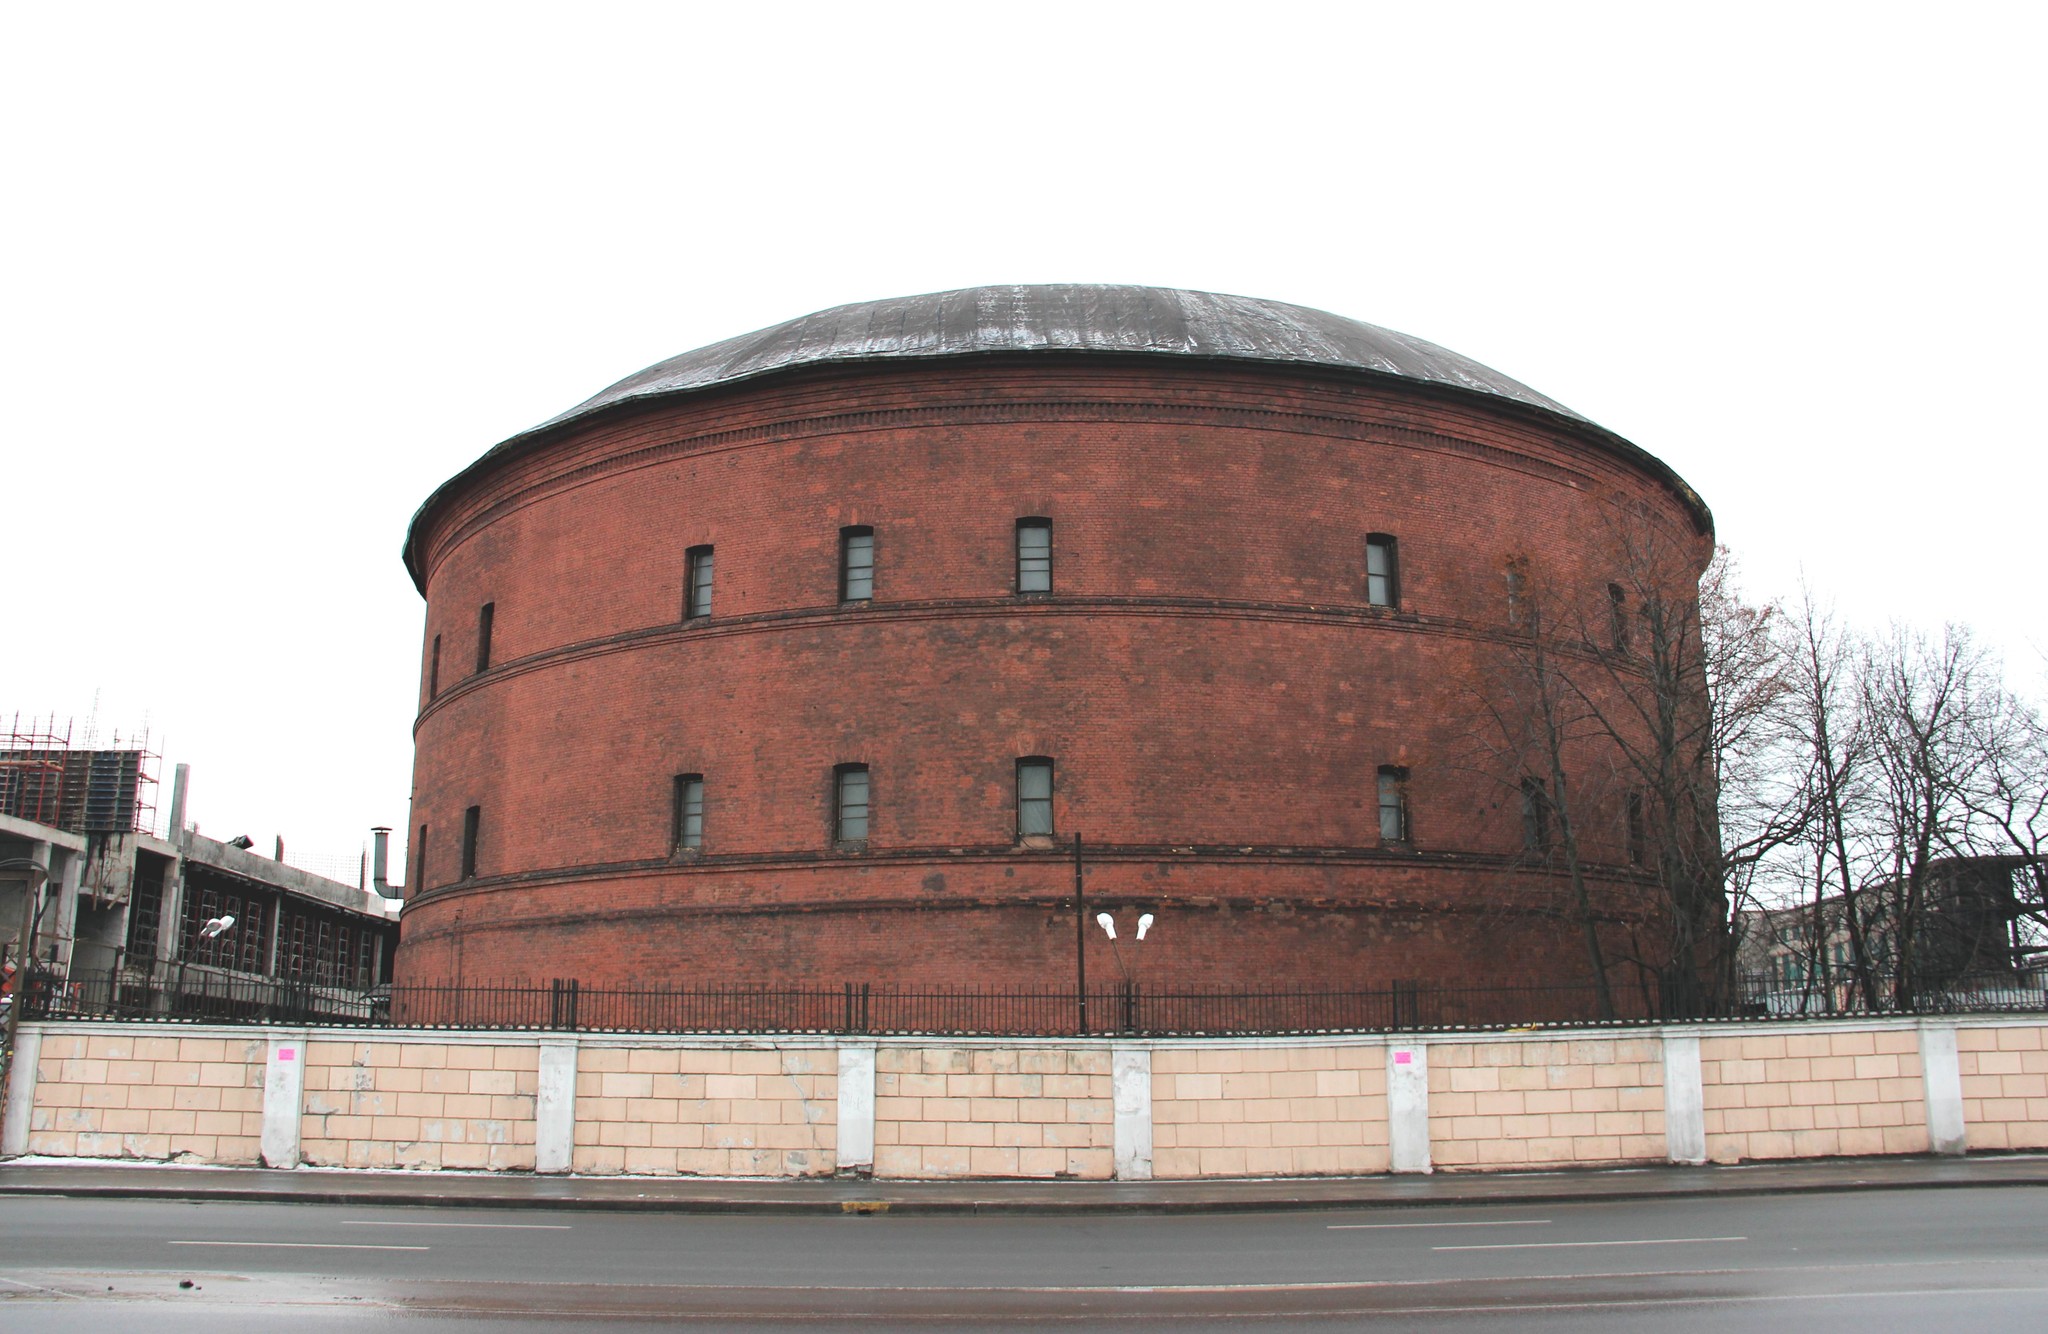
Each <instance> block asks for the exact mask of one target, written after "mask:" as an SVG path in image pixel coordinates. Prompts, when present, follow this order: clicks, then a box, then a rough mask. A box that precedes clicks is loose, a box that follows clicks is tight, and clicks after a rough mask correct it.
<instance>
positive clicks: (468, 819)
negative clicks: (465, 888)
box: [462, 806, 484, 880]
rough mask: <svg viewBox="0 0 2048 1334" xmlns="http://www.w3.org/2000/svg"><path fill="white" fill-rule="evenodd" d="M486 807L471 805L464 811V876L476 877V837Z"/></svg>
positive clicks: (467, 878) (479, 830) (471, 878)
mask: <svg viewBox="0 0 2048 1334" xmlns="http://www.w3.org/2000/svg"><path fill="white" fill-rule="evenodd" d="M483 816H484V808H483V807H481V806H471V807H470V808H469V809H468V810H466V811H464V812H463V813H462V878H463V879H464V880H474V879H476V838H477V834H478V833H480V832H481V827H482V825H483Z"/></svg>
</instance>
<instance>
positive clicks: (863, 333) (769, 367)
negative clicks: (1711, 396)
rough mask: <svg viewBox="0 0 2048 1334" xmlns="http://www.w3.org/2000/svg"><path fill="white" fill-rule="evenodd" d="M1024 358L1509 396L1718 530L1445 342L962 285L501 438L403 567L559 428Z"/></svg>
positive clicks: (1297, 320)
mask: <svg viewBox="0 0 2048 1334" xmlns="http://www.w3.org/2000/svg"><path fill="white" fill-rule="evenodd" d="M1018 353H1024V354H1032V353H1077V354H1094V355H1105V354H1107V355H1132V356H1149V357H1160V356H1166V357H1188V358H1199V359H1208V360H1223V361H1246V362H1260V363H1266V364H1280V365H1294V366H1315V367H1329V368H1332V369H1337V370H1344V371H1356V372H1363V373H1366V374H1368V375H1380V376H1392V377H1395V378H1398V379H1403V380H1408V381H1411V382H1414V383H1418V384H1425V385H1434V386H1439V387H1442V388H1445V389H1449V390H1452V391H1454V392H1459V393H1465V394H1476V395H1482V396H1486V397H1491V398H1495V399H1499V400H1504V401H1506V402H1508V403H1513V404H1516V405H1518V406H1519V407H1521V408H1524V409H1534V410H1536V411H1537V412H1539V413H1542V414H1545V415H1549V416H1552V417H1554V418H1558V419H1561V420H1562V421H1563V422H1564V423H1567V424H1569V425H1571V426H1574V427H1576V428H1578V429H1579V430H1580V431H1583V432H1584V433H1585V434H1587V435H1588V436H1589V437H1591V438H1592V439H1593V440H1595V441H1597V442H1599V443H1600V444H1602V445H1604V446H1605V447H1606V448H1608V449H1611V450H1614V451H1615V452H1617V453H1619V454H1621V455H1623V456H1624V457H1626V458H1628V459H1629V460H1630V461H1632V462H1633V463H1635V464H1636V465H1637V466H1639V467H1642V468H1645V469H1647V470H1648V471H1649V472H1650V473H1652V474H1653V475H1655V476H1657V477H1659V478H1661V479H1663V481H1664V482H1665V484H1666V485H1667V486H1669V487H1670V488H1671V489H1672V490H1673V491H1674V492H1675V493H1677V494H1678V495H1679V496H1680V497H1681V499H1682V500H1683V502H1684V503H1685V504H1686V505H1687V506H1688V507H1689V508H1690V509H1691V510H1692V511H1693V514H1694V518H1695V521H1696V522H1697V523H1698V525H1699V527H1700V531H1701V532H1703V533H1704V532H1711V531H1712V527H1713V518H1712V516H1711V515H1710V514H1709V513H1708V511H1707V507H1706V505H1705V503H1704V502H1702V501H1701V500H1700V498H1699V497H1698V496H1697V495H1696V494H1694V493H1693V491H1692V488H1690V487H1688V486H1687V485H1686V484H1685V482H1684V481H1683V480H1682V479H1681V478H1679V476H1678V475H1677V474H1676V473H1674V472H1672V471H1671V469H1670V468H1669V467H1667V466H1666V465H1665V464H1664V463H1663V462H1662V461H1660V460H1659V459H1657V458H1655V457H1654V456H1652V455H1651V454H1649V453H1647V452H1646V451H1644V450H1642V449H1640V448H1639V447H1637V446H1636V445H1633V444H1631V443H1630V442H1628V441H1627V440H1624V439H1622V438H1621V437H1620V436H1618V435H1615V434H1614V433H1613V432H1611V431H1609V430H1607V429H1606V428H1605V427H1602V426H1599V425H1596V424H1595V423H1593V422H1591V421H1589V420H1587V419H1586V418H1585V417H1582V416H1580V415H1579V414H1578V413H1576V412H1573V411H1572V410H1571V409H1570V408H1567V407H1565V406H1564V405H1563V404H1562V403H1558V402H1556V401H1555V400H1553V399H1550V398H1546V397H1544V396H1543V395H1542V394H1539V393H1537V392H1536V391H1535V390H1533V389H1531V388H1529V386H1527V385H1525V384H1522V383H1521V382H1520V381H1517V380H1511V379H1509V378H1508V377H1507V376H1505V375H1502V374H1501V373H1500V372H1499V371H1496V370H1492V369H1490V368H1488V367H1486V366H1482V365H1480V364H1479V363H1478V362H1476V361H1473V360H1472V359H1471V358H1470V357H1462V356H1459V355H1458V354H1457V353H1455V352H1452V351H1451V350H1449V349H1448V348H1442V347H1438V346H1437V345H1436V344H1435V343H1431V342H1426V341H1424V340H1423V339H1420V338H1412V337H1410V336H1409V335H1407V334H1403V333H1396V332H1394V331H1393V330H1391V329H1382V328H1380V327H1379V326H1377V325H1372V324H1365V323H1362V322H1360V321H1358V320H1351V319H1346V318H1344V317H1343V316H1341V315H1332V314H1330V313H1329V312H1328V311H1322V310H1313V309H1311V308H1309V307H1307V306H1292V305H1288V304H1287V303H1286V302H1284V301H1262V300H1259V299H1258V298H1256V297H1246V296H1222V295H1218V294H1217V293H1214V292H1190V291H1182V290H1180V289H1178V288H1169V287H1132V286H1124V285H1109V284H1092V283H1048V284H1043V285H1038V286H1012V287H963V288H961V289H959V290H958V291H953V292H931V293H927V294H925V295H923V296H903V297H892V298H890V299H888V300H886V301H862V302H857V303H855V304H853V305H850V306H834V307H833V308H832V309H830V310H821V311H819V312H818V313H817V314H815V315H805V316H803V317H802V318H800V319H794V320H788V321H785V322H784V323H782V324H777V325H772V326H770V327H769V328H766V329H761V330H758V331H756V332H754V333H750V334H741V335H740V336H739V337H737V338H728V339H726V340H725V341H724V342H720V343H713V344H711V345H710V346H709V347H700V348H698V349H697V350H696V351H694V352H685V353H683V354H682V355H681V356H678V357H671V358H669V359H668V360H667V361H664V362H660V363H659V364H657V365H653V366H649V367H648V368H647V369H646V370H644V371H641V372H640V373H639V374H637V375H629V376H627V377H626V378H625V379H623V380H621V381H619V382H618V383H617V384H615V385H613V386H612V387H611V388H609V389H606V390H605V391H604V392H602V393H600V394H598V395H596V396H595V397H593V398H590V399H587V400H586V401H584V402H582V403H579V404H577V405H576V406H575V407H573V408H571V409H569V410H568V411H567V412H565V413H562V414H561V415H560V416H558V417H553V418H550V419H549V420H547V421H545V422H542V423H541V424H540V425H539V426H536V427H534V428H532V429H531V430H527V431H522V432H520V433H519V434H518V435H515V436H513V437H512V438H511V439H509V440H506V441H503V442H502V443H500V444H498V445H497V446H495V447H494V448H492V449H490V450H489V451H487V452H486V453H485V454H484V455H483V456H482V457H481V458H479V459H477V460H476V461H475V462H474V463H472V464H470V465H469V466H468V467H467V468H464V469H463V470H462V471H461V472H459V473H457V474H456V475H455V476H454V477H451V478H449V479H448V480H447V481H446V482H443V483H442V484H441V485H440V486H439V487H437V488H436V489H435V491H434V493H433V494H432V495H430V496H428V497H427V500H426V503H424V504H423V505H421V506H420V508H419V510H418V512H416V513H415V514H414V515H413V519H412V523H411V524H410V525H409V526H408V527H407V531H406V542H405V563H406V568H407V569H408V570H409V571H410V572H411V574H412V576H413V583H414V584H415V585H416V586H418V587H419V588H421V589H422V591H424V589H425V578H424V571H423V570H422V568H421V566H420V564H419V551H418V549H417V546H416V541H417V539H418V537H419V534H420V524H421V521H422V520H423V519H424V518H425V517H426V515H427V513H428V512H429V511H430V510H432V509H433V508H434V507H435V506H436V505H437V504H438V503H440V501H441V500H442V499H443V498H444V497H446V496H448V495H449V494H451V493H452V492H453V491H454V490H455V489H457V488H459V487H460V486H462V485H463V484H465V482H466V481H467V480H468V479H469V478H472V477H474V476H476V475H477V474H478V473H479V472H481V471H483V470H486V469H489V468H491V467H493V466H495V465H496V464H497V463H499V462H500V461H502V460H503V459H504V458H506V457H507V456H509V455H512V454H516V453H519V452H521V451H523V450H524V449H526V448H528V447H530V446H533V445H537V444H539V443H540V441H541V440H542V439H543V438H544V437H546V436H547V434H548V433H549V432H550V431H552V430H553V429H554V428H556V427H559V426H562V425H565V424H567V423H570V422H574V421H577V420H579V419H582V418H586V417H589V416H592V415H594V414H597V413H600V412H603V411H605V410H606V409H608V408H613V407H617V406H619V405H621V404H628V403H636V402H648V401H652V400H655V399H659V398H664V397H667V396H669V395H679V394H690V393H695V392H698V391H701V390H706V389H712V388H715V387H717V386H719V385H727V384H735V383H739V382H742V381H746V380H751V379H756V378H758V377H761V376H766V375H772V374H775V373H777V372H779V371H787V370H794V369H797V368H800V367H805V366H825V365H848V364H858V363H863V362H889V361H915V360H925V359H931V358H940V357H971V356H996V355H1005V354H1009V355H1014V354H1018Z"/></svg>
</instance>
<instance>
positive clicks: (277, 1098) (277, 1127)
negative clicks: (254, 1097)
mask: <svg viewBox="0 0 2048 1334" xmlns="http://www.w3.org/2000/svg"><path fill="white" fill-rule="evenodd" d="M268 1046H269V1054H268V1056H267V1058H266V1059H265V1061H264V1065H263V1141H262V1148H263V1165H264V1166H265V1167H297V1166H298V1165H299V1125H300V1122H301V1120H302V1118H303V1117H304V1116H305V1114H306V1033H305V1030H303V1029H301V1030H298V1031H296V1032H287V1033H278V1032H274V1031H273V1032H272V1033H271V1035H270V1041H269V1044H268Z"/></svg>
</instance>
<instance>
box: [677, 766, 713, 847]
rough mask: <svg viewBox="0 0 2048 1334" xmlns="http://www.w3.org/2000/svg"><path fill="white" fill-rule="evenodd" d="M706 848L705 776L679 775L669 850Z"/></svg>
mask: <svg viewBox="0 0 2048 1334" xmlns="http://www.w3.org/2000/svg"><path fill="white" fill-rule="evenodd" d="M703 846H704V775H702V774H677V775H676V782H675V805H674V808H673V810H672V811H671V813H670V816H669V836H668V850H669V852H670V853H671V854H674V853H678V852H695V851H697V850H699V849H700V848H702V847H703Z"/></svg>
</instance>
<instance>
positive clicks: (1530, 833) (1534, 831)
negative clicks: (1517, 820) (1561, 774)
mask: <svg viewBox="0 0 2048 1334" xmlns="http://www.w3.org/2000/svg"><path fill="white" fill-rule="evenodd" d="M1522 847H1523V848H1524V849H1525V850H1527V851H1529V852H1548V851H1549V850H1550V793H1548V792H1547V791H1545V790H1544V788H1543V780H1542V779H1540V778H1524V779H1523V780H1522Z"/></svg>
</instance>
